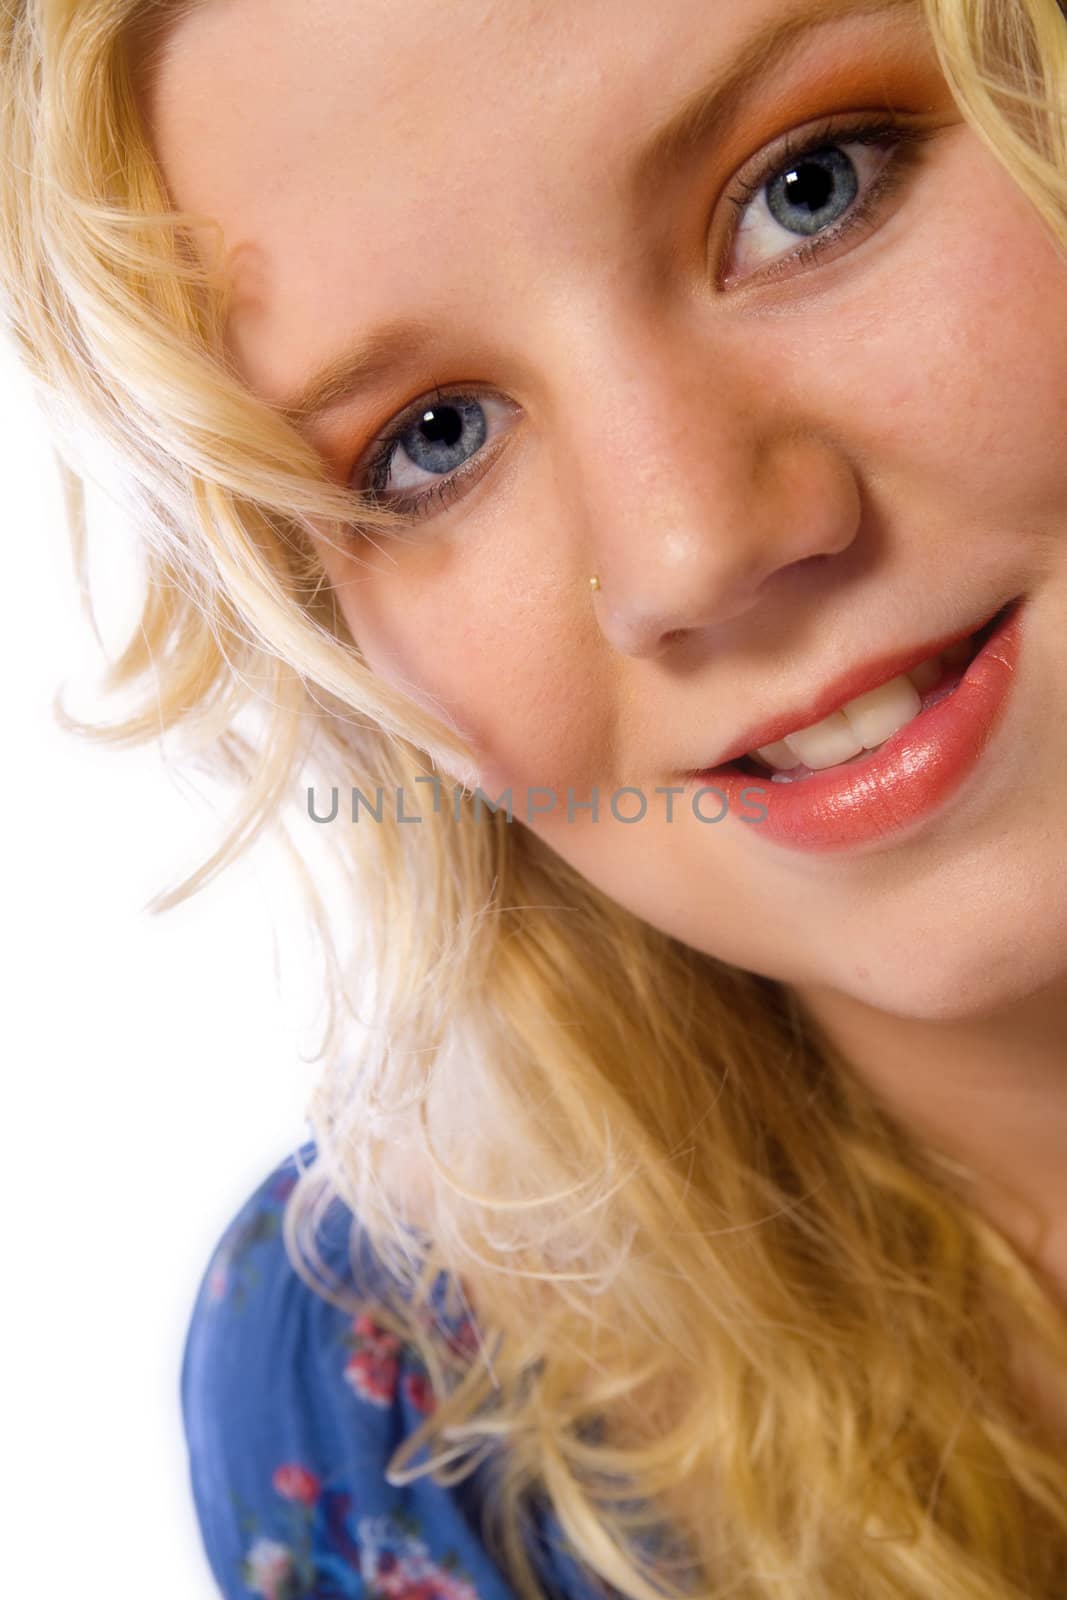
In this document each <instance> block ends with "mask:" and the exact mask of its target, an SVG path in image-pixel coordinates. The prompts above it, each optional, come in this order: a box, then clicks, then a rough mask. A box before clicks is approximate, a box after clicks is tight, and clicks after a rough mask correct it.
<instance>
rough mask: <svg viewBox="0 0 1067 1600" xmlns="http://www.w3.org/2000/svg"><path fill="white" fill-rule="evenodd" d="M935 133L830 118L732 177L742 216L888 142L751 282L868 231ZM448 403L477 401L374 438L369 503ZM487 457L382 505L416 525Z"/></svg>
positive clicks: (875, 120)
mask: <svg viewBox="0 0 1067 1600" xmlns="http://www.w3.org/2000/svg"><path fill="white" fill-rule="evenodd" d="M935 131H936V130H934V129H931V128H919V127H913V126H909V125H908V124H906V123H902V122H896V121H894V120H893V119H892V118H889V117H886V116H885V115H881V116H877V117H875V116H872V115H871V114H870V113H867V114H866V115H857V116H854V117H852V118H844V119H841V118H838V117H830V118H828V119H827V120H826V122H825V123H823V124H822V125H821V126H820V127H818V128H816V129H813V130H811V131H809V132H808V133H802V134H798V133H796V132H791V133H789V134H787V135H786V137H785V139H784V141H783V142H782V143H780V144H779V145H778V146H777V148H776V149H775V150H774V151H773V152H771V153H769V154H768V156H767V158H766V159H765V160H763V161H761V163H760V165H759V167H758V169H757V170H756V172H755V174H754V176H752V177H750V178H746V177H740V176H739V177H735V179H734V180H733V188H734V191H735V192H734V193H732V194H728V195H726V197H725V198H726V199H727V200H728V201H729V202H730V204H731V205H733V206H735V207H736V209H737V211H738V213H741V212H743V211H744V210H745V208H746V207H747V206H749V205H750V204H751V203H752V201H753V200H754V199H756V198H757V196H758V195H759V194H760V192H761V191H762V190H763V189H764V187H765V186H766V185H767V184H768V183H769V182H770V180H771V179H772V178H774V177H777V176H778V174H779V173H781V172H783V171H784V170H786V169H788V168H789V167H790V166H796V165H797V164H798V163H799V162H801V161H802V160H803V159H804V158H805V157H806V156H810V155H812V154H814V153H815V152H816V151H818V150H822V149H824V148H826V146H828V145H843V144H871V145H877V144H885V145H886V146H887V147H888V149H889V150H890V152H891V156H890V160H889V161H888V162H887V163H886V165H885V166H884V167H883V168H882V169H881V171H880V172H879V173H878V175H877V177H876V178H874V180H873V181H872V183H871V184H870V186H869V188H868V189H867V192H866V194H865V195H864V196H863V198H862V199H860V200H858V201H857V202H856V204H855V206H854V207H853V208H852V210H851V211H849V212H848V213H847V214H846V215H845V217H844V218H843V220H842V221H841V222H840V223H839V224H837V226H836V227H833V226H832V227H830V228H827V229H826V231H825V232H824V233H820V234H817V235H815V236H814V237H813V238H812V239H811V240H810V241H809V242H808V243H807V244H803V245H800V246H799V247H798V248H797V249H796V250H792V251H790V252H789V254H788V255H785V256H782V257H779V258H777V259H776V260H775V261H773V262H772V263H771V264H770V266H769V267H768V268H767V269H766V270H763V271H759V272H756V273H753V274H751V275H750V277H751V279H752V280H753V281H756V282H762V281H764V280H765V279H768V278H773V277H777V276H778V275H779V274H780V273H782V272H787V271H789V270H790V268H792V267H793V266H795V265H796V264H797V263H803V264H804V265H810V264H811V263H813V262H815V261H818V260H819V259H821V257H822V256H823V255H824V253H825V252H826V251H827V250H828V249H830V248H831V246H833V245H835V244H837V243H839V242H840V241H841V240H842V239H843V238H845V237H851V235H852V234H853V233H855V232H857V231H858V230H860V229H862V228H864V227H865V225H866V224H867V223H868V221H869V220H870V218H871V217H872V215H873V214H874V212H875V211H876V209H877V208H878V206H880V205H881V203H882V202H883V201H884V200H886V199H887V198H888V196H889V195H890V194H891V193H892V192H893V191H894V190H895V189H897V188H898V187H899V185H900V184H901V183H903V182H904V181H906V179H907V178H908V176H909V175H910V174H911V173H912V172H913V171H914V169H915V168H916V166H917V165H918V163H919V161H920V159H921V154H922V152H921V148H920V147H921V146H922V145H923V144H924V143H925V142H926V141H927V140H928V139H930V138H932V137H933V136H934V133H935ZM735 232H736V228H734V227H731V228H730V229H728V237H727V238H726V240H725V241H724V242H723V245H722V246H721V249H720V255H719V260H718V262H717V264H716V270H718V267H719V266H721V262H722V258H723V256H724V255H725V252H726V250H727V249H728V248H729V246H730V244H731V243H732V242H733V239H734V235H735ZM450 398H454V399H464V400H469V399H474V398H475V396H474V395H472V394H471V392H470V390H469V389H463V388H460V387H457V386H452V387H450V388H449V387H446V388H440V387H438V388H434V389H432V390H431V391H429V392H428V393H427V394H423V395H420V397H419V398H418V399H417V400H414V401H413V402H412V403H411V405H410V406H407V407H406V408H405V410H404V411H402V412H401V413H400V415H399V416H398V417H397V419H396V421H395V422H394V423H393V424H392V426H391V427H390V428H389V431H388V433H385V434H381V435H379V437H378V439H376V440H375V441H374V442H375V444H377V445H378V447H379V448H378V449H377V450H376V451H375V453H374V454H373V455H372V456H371V458H370V460H369V461H368V462H367V464H366V466H365V468H364V469H363V472H362V473H361V477H362V479H363V486H365V487H366V488H367V489H368V490H369V492H370V496H371V501H370V503H371V505H372V506H373V505H375V503H376V502H375V497H376V496H377V495H379V494H380V493H381V491H382V490H383V489H384V487H385V484H386V482H387V480H388V474H389V468H390V465H391V464H392V459H393V456H394V455H395V454H396V451H397V450H398V449H399V447H400V442H401V439H402V438H403V435H404V434H405V433H406V432H407V430H408V428H409V426H410V424H411V423H412V422H413V421H414V420H415V418H416V417H417V416H418V415H419V414H420V413H421V412H422V411H424V410H425V409H426V408H427V406H428V405H431V404H433V403H434V402H435V401H436V402H438V403H441V402H444V401H446V400H448V399H450ZM485 455H486V451H485V450H484V449H483V450H481V451H479V452H478V454H476V455H474V456H472V457H471V462H470V464H469V465H467V466H463V467H459V468H457V469H456V471H455V472H453V473H450V474H448V475H447V476H445V477H443V478H442V479H441V482H440V483H439V484H436V485H434V486H433V487H432V488H429V489H423V490H418V491H416V492H414V493H412V494H410V495H407V496H403V495H396V496H394V497H392V498H391V499H390V500H388V501H387V502H384V503H385V504H386V505H387V506H388V508H389V509H390V510H392V511H393V512H394V514H395V515H396V516H397V517H398V518H402V519H403V520H404V521H406V522H416V521H418V520H420V519H421V518H423V517H425V516H427V515H428V514H429V513H430V510H431V507H433V506H434V504H435V502H436V508H437V509H441V508H443V507H444V506H446V505H449V504H450V503H451V502H452V500H454V499H455V497H456V496H457V495H458V494H459V492H460V490H461V489H462V487H463V484H464V483H465V482H466V481H467V479H468V478H469V477H471V476H472V475H473V474H475V473H480V472H481V470H482V469H483V465H484V457H485Z"/></svg>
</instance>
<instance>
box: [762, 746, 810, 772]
mask: <svg viewBox="0 0 1067 1600" xmlns="http://www.w3.org/2000/svg"><path fill="white" fill-rule="evenodd" d="M755 754H756V756H757V757H758V758H759V760H760V761H765V762H766V763H767V765H768V766H769V767H781V768H782V769H783V770H787V769H788V768H789V767H797V766H799V765H800V758H799V757H798V755H797V753H796V751H795V750H790V748H789V746H788V745H787V744H786V742H785V740H784V739H779V740H778V742H777V743H776V744H761V745H760V747H759V749H758V750H757V751H756V752H755Z"/></svg>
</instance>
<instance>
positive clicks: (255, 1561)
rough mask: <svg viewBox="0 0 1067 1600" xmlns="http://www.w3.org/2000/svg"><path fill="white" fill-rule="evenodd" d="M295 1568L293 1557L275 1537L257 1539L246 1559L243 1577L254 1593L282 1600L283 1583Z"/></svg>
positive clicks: (267, 1598) (273, 1599)
mask: <svg viewBox="0 0 1067 1600" xmlns="http://www.w3.org/2000/svg"><path fill="white" fill-rule="evenodd" d="M292 1570H293V1557H292V1554H291V1552H290V1550H289V1548H288V1546H286V1545H284V1544H278V1542H277V1541H276V1540H274V1539H257V1540H256V1542H255V1544H254V1545H253V1546H252V1548H251V1549H250V1550H249V1552H248V1554H247V1556H246V1557H245V1561H244V1571H243V1574H242V1576H243V1578H244V1582H245V1585H246V1587H247V1588H249V1589H251V1591H252V1593H253V1594H259V1595H262V1596H263V1600H282V1592H283V1585H284V1584H286V1583H287V1582H288V1579H289V1576H290V1574H291V1573H292Z"/></svg>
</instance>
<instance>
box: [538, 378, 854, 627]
mask: <svg viewBox="0 0 1067 1600" xmlns="http://www.w3.org/2000/svg"><path fill="white" fill-rule="evenodd" d="M703 354H704V358H705V359H704V361H703V362H701V361H699V360H697V359H696V352H694V351H693V350H692V349H689V350H688V351H683V350H679V351H674V352H671V351H665V350H664V349H663V348H662V347H659V348H657V349H656V350H655V351H654V352H648V353H647V354H646V356H645V358H644V359H631V360H629V361H628V362H627V379H626V382H625V383H624V384H620V383H619V382H618V381H615V382H614V384H613V383H612V382H611V380H610V378H607V365H606V364H605V366H604V367H601V368H600V384H599V385H595V386H591V387H590V389H588V390H587V389H586V388H585V385H584V383H583V386H582V397H581V398H582V400H583V401H584V399H585V398H588V399H589V401H590V404H591V410H590V412H589V413H587V416H588V417H589V418H591V419H592V420H590V421H587V422H586V423H585V424H584V425H583V422H582V421H581V419H578V418H577V417H576V416H574V415H573V413H572V420H573V423H574V426H573V427H572V429H571V433H570V445H571V447H572V449H573V450H574V454H573V455H572V456H571V461H572V463H575V466H574V467H573V471H574V473H575V474H576V478H577V481H576V482H575V483H574V485H573V486H574V489H575V491H576V494H577V501H578V504H579V505H580V507H581V509H582V511H583V513H584V516H585V519H586V532H587V537H586V540H585V541H584V542H583V549H584V552H585V553H586V554H587V557H588V562H589V565H588V572H587V573H585V574H583V575H582V577H581V580H580V581H578V582H577V588H579V589H584V591H585V593H586V594H588V593H589V586H588V577H589V576H591V575H594V574H595V575H596V576H597V577H599V580H600V583H599V588H597V589H595V590H594V593H593V595H592V601H593V606H594V611H595V614H596V617H597V621H598V624H599V627H600V629H601V632H602V633H603V635H604V637H605V638H606V639H607V640H608V642H609V643H610V644H611V645H612V646H613V648H614V649H616V650H617V651H619V652H620V653H622V654H624V655H628V656H639V657H648V656H656V655H659V654H661V653H662V652H663V651H664V650H665V649H666V648H667V647H668V646H669V645H670V644H671V642H672V641H673V640H675V639H677V638H678V637H679V636H681V635H692V634H694V633H696V632H701V631H709V630H713V629H714V628H716V627H717V626H719V625H721V624H722V623H725V622H727V621H730V620H731V619H733V618H736V617H738V616H740V615H741V614H743V613H744V612H746V611H748V610H750V609H751V608H752V607H754V606H757V605H759V604H760V603H761V602H763V601H765V600H766V599H767V597H768V595H769V594H770V592H771V587H772V580H773V579H775V578H776V576H777V575H778V574H780V573H782V572H783V570H784V569H786V568H789V567H792V566H795V565H797V564H799V563H801V562H805V561H811V560H812V559H813V558H814V557H818V556H829V555H833V554H836V553H838V552H840V551H842V550H844V549H846V548H847V547H848V546H849V545H850V544H851V543H852V541H853V539H854V538H855V536H856V530H857V523H858V520H859V499H858V492H857V487H856V483H855V479H854V476H853V473H852V470H851V468H850V466H849V463H848V462H847V460H846V459H845V457H844V456H843V455H842V453H841V449H840V446H839V445H838V444H837V443H836V441H835V439H834V438H833V437H832V435H831V434H830V433H824V432H823V431H821V430H820V428H819V426H818V424H817V421H815V420H814V419H803V418H798V416H797V414H796V410H795V404H794V408H793V409H792V411H790V407H789V404H788V402H787V400H785V398H784V392H779V393H775V392H774V391H772V390H770V389H768V387H767V385H766V372H765V370H764V372H763V373H756V372H752V371H747V372H746V370H745V369H744V368H743V366H739V367H738V368H736V369H734V370H731V372H730V373H729V374H727V375H725V376H724V374H723V371H722V367H721V366H720V365H719V363H715V365H714V366H712V365H711V363H710V362H709V361H708V352H707V351H706V350H705V351H704V352H703ZM631 356H632V351H631ZM615 366H616V380H617V369H618V362H617V360H616V362H615ZM584 379H585V382H587V383H588V382H590V372H589V368H588V367H586V369H585V373H584ZM605 379H607V381H605ZM593 387H595V388H596V398H595V402H594V399H593ZM583 409H584V406H583Z"/></svg>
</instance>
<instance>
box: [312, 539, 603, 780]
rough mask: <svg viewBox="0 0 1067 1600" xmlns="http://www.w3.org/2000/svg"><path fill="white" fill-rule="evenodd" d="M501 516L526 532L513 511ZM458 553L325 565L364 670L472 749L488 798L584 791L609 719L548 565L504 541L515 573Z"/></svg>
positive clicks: (580, 631)
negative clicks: (390, 567) (508, 792)
mask: <svg viewBox="0 0 1067 1600" xmlns="http://www.w3.org/2000/svg"><path fill="white" fill-rule="evenodd" d="M512 515H515V516H518V517H520V518H522V519H523V522H524V523H525V525H526V526H527V527H530V526H531V525H532V522H531V519H530V517H528V516H526V517H524V516H523V512H522V509H521V508H514V507H513V508H512ZM431 538H432V536H431ZM461 544H462V542H461V541H457V544H456V546H455V547H454V548H451V549H449V548H448V547H447V543H446V542H445V541H443V540H442V541H441V542H440V546H439V548H437V549H436V550H428V551H427V552H426V553H425V554H424V553H423V552H421V551H420V552H418V553H416V554H415V556H414V559H409V556H408V553H406V552H405V554H404V555H403V556H402V557H401V561H400V565H399V567H398V569H397V570H396V571H395V573H389V574H386V573H385V572H384V571H382V570H379V569H377V568H375V569H373V570H366V571H365V570H358V571H354V570H353V568H352V565H351V564H348V565H347V566H345V567H344V568H343V570H337V569H336V567H335V571H334V573H333V574H331V577H332V580H333V583H334V588H335V589H336V591H337V594H338V598H339V601H340V604H341V609H342V611H343V612H344V616H345V620H346V622H347V623H348V627H349V629H350V631H351V633H352V636H353V638H354V639H355V640H356V641H357V643H358V645H359V648H360V651H361V653H362V655H363V656H364V658H365V660H366V662H367V664H368V666H369V667H370V668H371V670H372V671H373V672H374V673H375V674H376V675H377V676H379V677H381V678H383V679H384V680H385V681H386V682H388V683H389V684H391V685H392V686H393V687H395V688H397V689H398V690H400V691H401V692H402V693H405V694H407V695H409V696H410V697H411V698H412V699H414V700H416V701H417V702H418V703H419V704H420V705H422V706H424V707H426V708H427V709H428V710H430V711H431V712H434V713H435V714H437V715H440V714H442V713H444V714H445V715H447V716H448V717H450V718H451V719H452V720H453V722H454V724H455V725H456V726H457V727H458V728H459V730H460V731H461V732H462V733H463V735H464V736H465V737H467V738H468V739H470V740H471V742H472V744H473V746H474V748H475V750H476V751H477V755H478V763H479V773H480V779H481V783H482V787H483V788H485V789H486V791H487V792H488V793H498V792H499V791H500V790H501V789H503V788H505V787H507V786H508V785H509V784H511V785H514V786H515V788H516V803H518V789H519V787H520V786H523V787H525V786H531V787H532V786H536V785H545V786H550V787H553V788H558V789H559V791H560V793H561V794H563V793H564V792H565V790H566V787H567V785H568V784H571V785H574V786H575V787H576V788H577V787H578V786H580V785H582V784H583V783H589V784H592V783H594V782H596V781H597V778H598V775H599V776H600V777H601V778H602V776H603V772H604V770H605V765H604V764H605V761H608V760H610V755H611V744H612V734H611V718H610V717H609V716H607V715H606V714H605V707H606V705H607V704H608V701H607V699H606V697H605V687H604V686H603V685H601V684H599V683H598V680H597V676H596V675H597V673H599V672H600V671H601V670H602V663H601V662H600V660H599V657H598V655H597V652H595V650H592V649H591V648H590V646H591V642H592V641H591V630H590V628H588V627H583V625H582V617H583V615H584V613H583V612H581V611H580V609H579V608H578V607H577V606H576V605H575V602H574V598H573V596H572V595H570V594H568V593H567V592H566V590H567V585H566V584H565V583H564V584H561V583H560V581H559V578H558V576H552V575H550V574H549V573H548V572H547V570H546V569H547V567H548V563H547V562H546V561H540V562H537V563H535V562H534V561H533V560H532V557H529V556H528V555H527V552H526V551H525V550H524V551H522V552H518V553H516V551H515V545H514V541H512V556H511V559H512V560H513V561H515V562H516V567H515V568H514V569H513V570H509V571H507V572H505V571H504V570H503V568H502V566H501V564H500V563H498V562H497V561H495V560H494V559H493V557H492V556H491V555H489V554H487V553H486V552H479V551H478V550H477V549H475V548H474V546H473V542H472V543H470V544H468V545H465V546H462V547H461ZM537 545H538V541H537V539H536V538H531V539H530V540H529V548H530V549H531V550H533V549H536V548H537ZM535 566H536V567H539V568H540V570H539V571H537V572H535V570H534V567H535ZM587 620H589V621H591V611H590V613H589V618H588V619H587Z"/></svg>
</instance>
